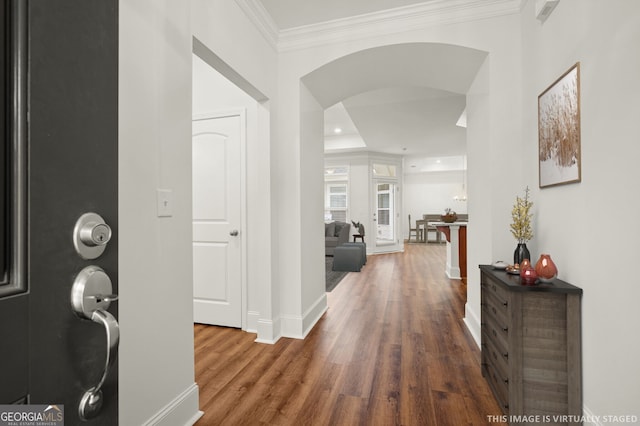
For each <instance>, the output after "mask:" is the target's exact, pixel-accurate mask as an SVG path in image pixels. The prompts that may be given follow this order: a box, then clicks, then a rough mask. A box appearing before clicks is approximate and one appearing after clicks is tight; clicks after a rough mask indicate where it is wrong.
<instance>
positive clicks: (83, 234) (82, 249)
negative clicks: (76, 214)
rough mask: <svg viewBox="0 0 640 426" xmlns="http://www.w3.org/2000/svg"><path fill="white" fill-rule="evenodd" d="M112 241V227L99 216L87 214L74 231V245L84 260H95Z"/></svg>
mask: <svg viewBox="0 0 640 426" xmlns="http://www.w3.org/2000/svg"><path fill="white" fill-rule="evenodd" d="M109 240H111V227H110V226H109V225H107V224H106V223H105V221H104V219H103V218H102V216H100V215H99V214H96V213H85V214H83V215H82V216H80V218H79V219H78V221H77V222H76V226H75V228H74V229H73V245H74V246H75V248H76V252H78V254H79V255H80V257H82V258H83V259H95V258H97V257H99V256H100V255H101V254H102V253H103V252H104V250H105V248H106V246H107V243H108V242H109Z"/></svg>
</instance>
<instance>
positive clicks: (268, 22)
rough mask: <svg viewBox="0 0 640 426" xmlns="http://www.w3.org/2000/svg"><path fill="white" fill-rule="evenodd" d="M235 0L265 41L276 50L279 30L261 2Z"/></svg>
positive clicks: (255, 0) (257, 0)
mask: <svg viewBox="0 0 640 426" xmlns="http://www.w3.org/2000/svg"><path fill="white" fill-rule="evenodd" d="M235 2H236V4H237V5H238V6H240V9H242V11H243V12H244V14H245V15H246V16H247V18H249V20H250V21H251V22H252V23H253V25H254V26H255V27H256V28H257V29H258V31H259V32H260V34H261V35H262V36H263V37H264V39H265V40H266V41H267V43H269V44H270V45H271V47H273V48H274V50H278V38H279V32H280V30H279V29H278V26H277V25H276V23H275V21H274V20H273V18H272V17H271V15H269V12H267V10H266V9H265V8H264V6H263V5H262V2H261V1H259V0H235Z"/></svg>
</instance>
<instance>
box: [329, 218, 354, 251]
mask: <svg viewBox="0 0 640 426" xmlns="http://www.w3.org/2000/svg"><path fill="white" fill-rule="evenodd" d="M350 235H351V224H350V223H346V222H338V221H336V222H331V223H325V224H324V252H325V253H324V254H325V255H327V256H333V252H334V250H335V248H336V247H338V246H339V245H341V244H344V243H348V242H349V236H350Z"/></svg>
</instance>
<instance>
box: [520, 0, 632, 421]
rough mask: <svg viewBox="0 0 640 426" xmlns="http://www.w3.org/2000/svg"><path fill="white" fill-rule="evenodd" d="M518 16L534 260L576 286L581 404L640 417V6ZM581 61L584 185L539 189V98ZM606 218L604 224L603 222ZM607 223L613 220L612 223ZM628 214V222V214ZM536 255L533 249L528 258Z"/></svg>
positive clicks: (568, 0)
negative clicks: (547, 258) (551, 264)
mask: <svg viewBox="0 0 640 426" xmlns="http://www.w3.org/2000/svg"><path fill="white" fill-rule="evenodd" d="M531 3H533V2H529V4H527V7H526V8H525V10H524V11H523V14H522V25H523V34H524V37H523V50H524V52H525V53H526V54H525V55H524V56H523V60H524V61H523V70H524V72H523V81H526V82H527V84H526V85H523V88H524V97H523V111H524V117H525V118H526V119H525V120H524V123H523V124H524V125H523V128H522V132H521V136H520V137H521V139H522V140H523V142H524V147H525V151H524V153H525V155H524V161H523V164H522V167H523V170H524V171H525V173H526V180H527V181H528V182H529V184H530V186H531V187H532V189H533V191H532V198H533V202H534V203H535V204H534V209H535V212H534V214H535V216H534V222H535V227H534V232H535V234H536V235H535V237H534V239H533V240H532V242H531V244H530V248H531V252H532V257H535V258H537V256H539V254H540V253H541V252H544V253H550V254H551V256H552V258H553V259H554V261H555V263H556V264H557V265H558V269H559V277H560V278H561V279H564V280H566V281H569V282H571V283H572V284H574V285H577V286H579V287H582V289H583V290H584V295H583V298H582V336H583V348H582V352H583V383H584V404H585V406H586V407H587V408H588V410H589V412H590V413H592V414H594V415H600V416H604V415H616V414H618V415H620V414H629V415H636V416H639V417H640V405H638V400H640V386H639V385H638V377H640V363H638V359H640V339H638V338H637V335H638V331H637V324H638V322H639V321H638V317H637V311H638V309H637V306H638V300H639V299H640V286H638V283H637V280H636V279H635V275H634V273H633V270H634V265H635V264H636V263H637V250H636V247H637V240H638V236H640V224H639V222H638V221H636V220H635V216H636V214H635V213H636V212H637V211H638V209H639V208H640V201H638V198H637V197H636V196H635V194H636V193H637V192H638V191H637V190H636V189H635V188H634V186H635V184H636V183H637V182H640V168H639V167H638V166H637V160H638V158H640V144H638V143H637V141H638V129H637V121H638V117H639V116H640V103H639V102H638V93H640V80H639V79H638V75H640V56H639V55H637V54H636V53H635V52H637V50H638V44H639V43H640V5H639V4H638V2H637V1H633V0H615V1H609V2H598V1H581V0H563V1H561V2H560V3H559V4H558V6H557V7H556V9H555V10H554V12H553V14H552V15H551V16H550V17H549V19H548V20H547V21H546V22H545V23H544V24H541V23H540V22H538V21H536V20H535V18H534V11H533V4H531ZM578 61H579V62H580V87H581V89H580V90H581V105H580V108H581V124H582V126H581V127H582V131H581V147H582V148H581V149H582V152H581V157H582V182H581V183H577V184H570V185H564V186H558V187H553V188H545V189H538V185H537V182H538V170H537V168H538V163H537V147H538V142H537V121H536V120H537V97H538V95H539V94H540V93H541V92H542V91H544V90H545V89H546V88H547V87H548V86H549V85H550V84H551V83H553V82H554V81H555V80H556V79H557V78H558V77H560V76H561V75H562V74H563V73H564V72H565V71H566V70H568V69H569V68H570V67H571V66H572V65H573V64H575V63H576V62H578ZM607 219H609V220H607ZM611 219H613V220H611ZM626 219H631V220H626ZM534 253H535V254H534Z"/></svg>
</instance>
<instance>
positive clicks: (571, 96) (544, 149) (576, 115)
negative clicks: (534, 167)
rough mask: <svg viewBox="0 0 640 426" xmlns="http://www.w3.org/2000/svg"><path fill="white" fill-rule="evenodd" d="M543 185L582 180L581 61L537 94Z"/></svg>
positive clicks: (543, 186) (541, 181) (541, 186)
mask: <svg viewBox="0 0 640 426" xmlns="http://www.w3.org/2000/svg"><path fill="white" fill-rule="evenodd" d="M538 172H539V182H540V188H546V187H550V186H556V185H563V184H567V183H575V182H580V181H581V180H582V166H581V161H580V62H577V63H576V64H575V65H573V66H572V67H571V68H569V70H567V72H565V73H564V74H562V76H560V78H558V79H557V80H556V81H555V82H553V84H551V86H549V87H548V88H547V89H546V90H545V91H544V92H542V93H541V94H540V96H538Z"/></svg>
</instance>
